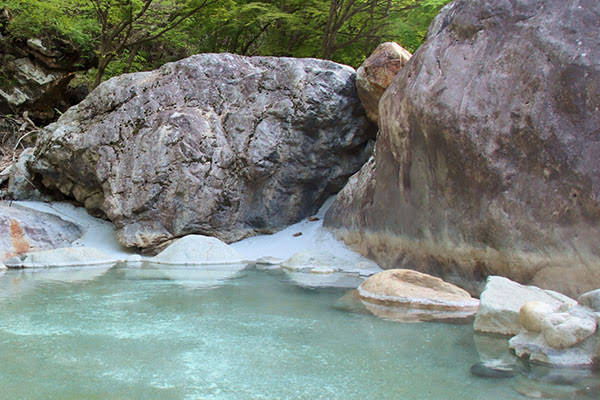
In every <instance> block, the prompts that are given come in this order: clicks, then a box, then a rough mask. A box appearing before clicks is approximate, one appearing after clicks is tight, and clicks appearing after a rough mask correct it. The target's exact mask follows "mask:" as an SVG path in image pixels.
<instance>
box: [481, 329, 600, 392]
mask: <svg viewBox="0 0 600 400" xmlns="http://www.w3.org/2000/svg"><path fill="white" fill-rule="evenodd" d="M473 338H474V341H475V347H476V349H477V352H478V354H479V359H480V362H479V363H476V364H474V365H473V366H472V367H471V373H472V374H473V375H476V376H478V377H483V378H506V377H510V376H509V375H515V376H516V377H515V378H514V379H513V380H512V382H513V383H512V387H513V388H514V390H515V391H516V392H518V393H519V394H521V395H523V396H525V397H528V398H536V399H599V398H600V377H599V375H598V373H597V372H595V371H593V370H591V369H585V368H557V367H550V366H545V365H540V364H534V363H529V362H528V361H527V360H521V359H519V358H517V357H516V356H515V355H514V354H513V353H512V352H511V351H510V349H509V347H508V338H507V337H503V336H497V335H486V334H479V333H476V334H474V335H473ZM508 372H510V373H508Z"/></svg>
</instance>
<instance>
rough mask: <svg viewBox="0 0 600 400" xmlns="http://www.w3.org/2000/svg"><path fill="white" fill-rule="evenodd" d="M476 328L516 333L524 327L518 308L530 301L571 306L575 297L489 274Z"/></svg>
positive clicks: (574, 302) (476, 320)
mask: <svg viewBox="0 0 600 400" xmlns="http://www.w3.org/2000/svg"><path fill="white" fill-rule="evenodd" d="M480 301H481V303H480V305H479V310H478V312H477V315H476V317H475V324H474V328H475V330H476V331H478V332H487V333H498V334H502V335H516V334H517V333H519V331H520V330H521V324H520V322H519V311H520V309H521V307H522V306H523V305H524V304H525V303H528V302H530V301H540V302H543V303H547V304H549V305H550V306H552V307H556V308H558V307H560V306H561V305H565V304H566V305H567V306H572V305H575V304H576V301H575V300H573V299H571V298H569V297H567V296H564V295H562V294H560V293H557V292H553V291H550V290H542V289H540V288H537V287H535V286H523V285H520V284H518V283H516V282H513V281H511V280H510V279H506V278H503V277H500V276H490V277H489V278H488V280H487V284H486V286H485V290H484V291H483V293H481V297H480Z"/></svg>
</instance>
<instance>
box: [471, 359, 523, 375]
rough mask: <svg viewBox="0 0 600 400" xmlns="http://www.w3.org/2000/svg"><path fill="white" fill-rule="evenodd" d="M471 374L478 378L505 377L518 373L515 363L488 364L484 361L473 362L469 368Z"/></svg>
mask: <svg viewBox="0 0 600 400" xmlns="http://www.w3.org/2000/svg"><path fill="white" fill-rule="evenodd" d="M469 371H470V372H471V374H472V375H475V376H478V377H480V378H493V379H506V378H512V377H515V376H517V375H518V374H519V369H518V368H517V367H516V365H489V364H486V363H476V364H473V365H472V366H471V368H470V370H469Z"/></svg>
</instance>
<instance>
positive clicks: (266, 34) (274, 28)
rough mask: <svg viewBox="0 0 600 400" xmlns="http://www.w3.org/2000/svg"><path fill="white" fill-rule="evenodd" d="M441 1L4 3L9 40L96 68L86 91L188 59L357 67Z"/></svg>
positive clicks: (417, 30) (421, 30)
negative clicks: (42, 46) (259, 58)
mask: <svg viewBox="0 0 600 400" xmlns="http://www.w3.org/2000/svg"><path fill="white" fill-rule="evenodd" d="M449 1H450V0H263V1H251V0H5V1H4V4H5V5H4V7H6V8H7V9H8V10H10V12H11V15H12V19H11V20H10V23H9V25H8V32H9V34H10V35H12V36H13V37H17V38H18V37H22V38H29V37H45V36H47V35H56V36H59V37H61V38H62V39H65V40H68V41H70V42H71V43H73V44H74V45H76V46H77V47H78V48H79V49H81V51H82V52H83V53H86V52H88V53H90V54H93V55H94V57H95V59H97V65H96V68H94V70H93V71H92V75H93V77H92V82H93V85H97V84H98V83H99V82H100V81H101V80H102V79H104V78H107V77H110V76H113V75H117V74H120V73H123V72H128V71H138V70H144V69H151V68H155V67H157V66H158V65H160V64H162V63H164V62H167V61H172V60H175V59H179V58H182V57H185V56H188V55H191V54H194V53H201V52H222V51H228V52H232V53H238V54H245V55H277V56H294V57H318V58H326V59H332V60H334V61H337V62H342V63H345V64H350V65H353V66H358V65H359V64H360V63H361V62H362V61H363V60H364V59H365V57H367V56H368V55H369V54H370V53H371V52H372V51H373V49H374V48H375V47H376V46H377V45H378V44H379V43H381V42H383V41H396V42H398V43H399V44H400V45H402V46H403V47H405V48H407V49H408V50H410V51H413V52H414V51H415V50H416V49H417V48H418V47H419V45H420V44H421V43H422V42H423V40H424V38H425V35H426V33H427V28H428V26H429V23H430V22H431V20H432V19H433V17H434V16H435V15H436V14H437V12H438V11H439V9H440V8H441V7H442V6H443V5H445V4H446V3H448V2H449Z"/></svg>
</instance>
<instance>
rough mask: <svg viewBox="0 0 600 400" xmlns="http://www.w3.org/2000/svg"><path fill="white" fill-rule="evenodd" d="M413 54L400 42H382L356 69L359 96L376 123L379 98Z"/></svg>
mask: <svg viewBox="0 0 600 400" xmlns="http://www.w3.org/2000/svg"><path fill="white" fill-rule="evenodd" d="M411 56H412V54H410V52H409V51H408V50H406V49H405V48H403V47H402V46H400V45H399V44H398V43H394V42H386V43H382V44H380V45H379V46H377V48H376V49H375V51H374V52H373V54H371V55H370V56H369V58H367V59H366V60H365V62H364V63H363V64H362V65H361V66H360V68H358V70H357V71H356V88H357V89H358V96H359V97H360V100H361V101H362V104H363V106H364V107H365V110H366V112H367V117H368V118H369V119H370V120H371V121H372V122H374V123H377V119H378V118H379V111H378V108H379V99H380V98H381V96H382V95H383V92H385V89H387V87H388V86H389V85H390V83H392V80H393V79H394V77H395V76H396V74H398V72H400V70H401V69H402V68H403V67H404V65H406V63H407V62H408V60H410V57H411Z"/></svg>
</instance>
